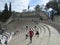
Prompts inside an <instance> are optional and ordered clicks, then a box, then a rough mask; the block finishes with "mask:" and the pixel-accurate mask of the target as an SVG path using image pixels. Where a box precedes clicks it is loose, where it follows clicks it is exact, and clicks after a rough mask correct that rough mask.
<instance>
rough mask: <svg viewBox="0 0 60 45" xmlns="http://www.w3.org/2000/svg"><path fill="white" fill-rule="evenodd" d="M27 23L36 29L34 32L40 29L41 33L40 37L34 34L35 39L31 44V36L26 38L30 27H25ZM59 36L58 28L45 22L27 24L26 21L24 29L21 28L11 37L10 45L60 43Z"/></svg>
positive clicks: (52, 44)
mask: <svg viewBox="0 0 60 45" xmlns="http://www.w3.org/2000/svg"><path fill="white" fill-rule="evenodd" d="M26 25H27V26H28V27H29V28H31V27H32V28H33V29H34V33H35V31H36V30H38V31H39V33H40V35H39V37H38V38H37V36H35V35H34V36H33V41H32V43H31V44H30V43H29V42H30V41H29V37H28V39H25V34H26V33H28V31H29V28H28V29H26V27H25V26H26ZM34 26H37V28H36V29H35V28H34ZM19 27H20V26H19ZM17 28H18V27H17ZM18 29H19V28H18ZM57 38H58V39H57ZM59 38H60V35H59V33H58V32H57V30H56V29H55V28H53V27H51V26H49V25H47V24H44V23H39V24H34V23H33V24H30V23H29V24H27V23H26V24H24V25H23V26H22V29H20V30H19V33H18V34H17V35H15V36H14V37H13V38H12V39H11V41H10V42H9V43H8V45H60V39H59Z"/></svg>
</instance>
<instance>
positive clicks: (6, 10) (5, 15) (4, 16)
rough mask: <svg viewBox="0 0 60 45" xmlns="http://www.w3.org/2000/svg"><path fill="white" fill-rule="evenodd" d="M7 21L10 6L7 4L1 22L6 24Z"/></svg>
mask: <svg viewBox="0 0 60 45" xmlns="http://www.w3.org/2000/svg"><path fill="white" fill-rule="evenodd" d="M7 19H8V5H7V3H5V7H4V10H3V11H2V15H1V21H3V22H5V21H6V20H7Z"/></svg>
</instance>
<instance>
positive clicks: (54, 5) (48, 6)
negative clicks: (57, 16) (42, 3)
mask: <svg viewBox="0 0 60 45" xmlns="http://www.w3.org/2000/svg"><path fill="white" fill-rule="evenodd" d="M46 7H47V8H50V7H51V8H53V9H55V10H57V9H58V3H57V2H56V1H55V2H54V1H50V2H48V3H47V4H46Z"/></svg>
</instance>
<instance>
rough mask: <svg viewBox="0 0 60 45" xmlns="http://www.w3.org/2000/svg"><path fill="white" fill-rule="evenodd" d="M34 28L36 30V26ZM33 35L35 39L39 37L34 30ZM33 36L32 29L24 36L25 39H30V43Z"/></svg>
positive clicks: (37, 32)
mask: <svg viewBox="0 0 60 45" xmlns="http://www.w3.org/2000/svg"><path fill="white" fill-rule="evenodd" d="M35 28H36V26H35ZM35 32H36V33H35V35H36V36H37V37H39V31H37V30H35ZM33 36H34V30H33V29H32V28H30V29H29V32H28V33H27V34H26V39H27V38H28V37H29V39H30V43H32V38H33Z"/></svg>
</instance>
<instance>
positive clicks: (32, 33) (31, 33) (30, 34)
mask: <svg viewBox="0 0 60 45" xmlns="http://www.w3.org/2000/svg"><path fill="white" fill-rule="evenodd" d="M33 35H34V32H33V31H32V29H31V28H30V31H29V37H30V43H32V37H33Z"/></svg>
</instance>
